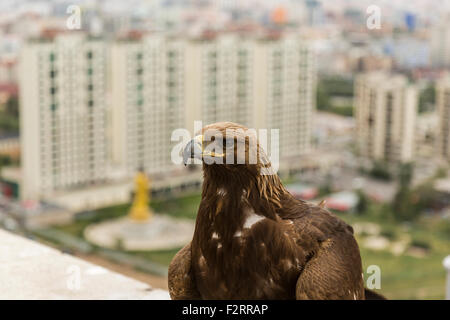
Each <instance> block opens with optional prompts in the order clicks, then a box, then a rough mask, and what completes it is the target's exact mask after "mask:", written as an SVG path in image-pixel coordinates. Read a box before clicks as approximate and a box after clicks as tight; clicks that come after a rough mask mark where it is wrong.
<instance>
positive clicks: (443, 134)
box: [436, 78, 450, 160]
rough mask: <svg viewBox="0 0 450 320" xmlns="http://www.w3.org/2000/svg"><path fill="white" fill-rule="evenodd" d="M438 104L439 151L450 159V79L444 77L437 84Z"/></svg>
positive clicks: (445, 157) (442, 155)
mask: <svg viewBox="0 0 450 320" xmlns="http://www.w3.org/2000/svg"><path fill="white" fill-rule="evenodd" d="M436 106H437V111H438V126H437V127H438V130H437V131H438V132H437V135H436V136H437V151H438V154H439V155H440V156H441V157H442V158H444V159H447V160H450V79H449V78H446V79H442V80H440V81H439V82H438V84H437V86H436Z"/></svg>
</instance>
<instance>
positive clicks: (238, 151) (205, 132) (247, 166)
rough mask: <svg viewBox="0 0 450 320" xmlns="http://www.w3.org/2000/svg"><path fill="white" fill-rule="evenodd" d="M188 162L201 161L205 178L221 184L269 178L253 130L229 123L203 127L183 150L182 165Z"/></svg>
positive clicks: (266, 159)
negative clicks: (219, 180) (215, 179)
mask: <svg viewBox="0 0 450 320" xmlns="http://www.w3.org/2000/svg"><path fill="white" fill-rule="evenodd" d="M191 159H199V160H201V161H202V163H203V170H204V171H205V175H209V176H214V178H218V179H221V180H224V179H225V180H230V179H238V180H242V179H240V178H241V177H247V178H249V177H256V176H258V175H261V174H268V172H269V174H270V171H269V170H270V169H271V164H270V161H269V160H268V157H267V155H266V153H265V152H264V150H263V148H262V147H261V146H260V144H259V141H258V138H257V134H256V130H253V129H248V128H246V127H244V126H242V125H240V124H236V123H232V122H218V123H214V124H211V125H208V126H206V127H204V128H203V129H202V130H201V132H200V133H199V134H198V135H197V136H196V137H195V138H194V139H192V140H191V141H190V142H189V143H188V144H187V145H186V146H185V148H184V150H183V161H184V164H185V165H186V164H188V163H189V162H190V161H191Z"/></svg>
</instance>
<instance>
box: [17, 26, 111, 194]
mask: <svg viewBox="0 0 450 320" xmlns="http://www.w3.org/2000/svg"><path fill="white" fill-rule="evenodd" d="M106 63H107V48H106V46H105V43H104V42H103V41H101V40H96V39H90V38H87V37H86V36H84V35H82V34H70V35H58V36H56V37H55V38H51V39H48V38H39V39H36V40H30V41H28V42H27V43H26V44H25V45H24V48H23V50H22V53H21V58H20V70H21V71H20V80H19V81H20V127H21V149H22V152H21V158H22V161H21V163H22V189H21V195H22V198H23V199H37V198H41V197H43V196H44V195H45V194H48V193H51V192H53V191H56V190H61V189H71V188H77V187H80V186H86V185H92V184H95V183H98V182H100V181H103V180H105V179H106V178H107V166H106V163H107V158H108V154H107V149H108V147H107V135H106V129H107V108H106V90H107V82H106V67H107V66H106Z"/></svg>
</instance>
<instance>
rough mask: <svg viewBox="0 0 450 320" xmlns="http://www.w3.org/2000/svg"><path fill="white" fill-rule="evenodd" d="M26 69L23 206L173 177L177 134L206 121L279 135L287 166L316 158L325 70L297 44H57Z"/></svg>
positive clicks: (30, 52) (30, 48) (224, 39)
mask: <svg viewBox="0 0 450 320" xmlns="http://www.w3.org/2000/svg"><path fill="white" fill-rule="evenodd" d="M20 67H21V71H20V75H21V77H20V89H21V90H20V94H21V96H20V100H21V148H22V165H23V168H22V172H23V181H22V184H23V190H22V197H23V198H27V199H28V198H33V199H38V198H41V197H42V195H44V194H50V193H52V192H55V191H62V190H63V191H67V190H74V189H80V188H81V189H83V188H85V187H86V186H90V185H100V184H102V183H104V182H106V181H119V180H121V179H122V180H124V179H129V178H131V177H133V176H134V175H135V173H136V172H137V171H138V170H144V171H145V172H147V173H148V174H151V175H156V174H166V173H169V172H171V171H173V170H174V169H176V168H179V166H177V165H176V164H175V163H173V162H172V159H171V156H172V148H173V147H174V146H175V145H176V144H177V143H179V142H178V141H177V142H172V141H171V136H172V133H173V132H174V131H175V130H176V129H182V128H187V129H188V130H190V131H191V134H193V133H194V132H193V130H194V121H198V120H201V121H202V123H203V125H207V124H210V123H214V122H219V121H232V122H237V123H241V124H243V125H245V126H247V127H249V128H254V129H268V130H269V131H268V142H269V146H268V148H270V147H271V146H270V143H271V136H270V129H279V157H280V160H281V161H283V159H288V158H289V159H290V158H291V157H294V156H300V155H302V154H305V153H307V152H308V151H309V149H310V140H311V131H312V117H313V111H314V108H315V82H316V75H315V70H316V66H315V58H314V54H313V52H312V51H311V49H310V48H309V46H308V45H307V44H305V43H304V42H303V41H302V40H301V39H300V38H298V37H297V36H277V37H267V36H264V37H256V36H252V37H249V36H244V35H241V34H228V33H223V34H222V33H218V34H214V35H213V36H211V35H208V36H201V37H196V38H188V37H184V36H182V37H181V36H169V35H162V34H149V35H143V34H133V35H130V36H127V37H125V38H121V39H117V40H114V41H112V42H110V43H107V42H105V41H103V40H99V39H94V38H89V37H87V36H86V35H83V34H82V33H73V34H59V35H56V36H54V37H51V38H40V39H37V40H33V41H29V42H27V43H26V44H25V46H24V48H23V51H22V56H21V63H20ZM271 149H273V148H271ZM271 149H270V150H271ZM269 153H270V152H269Z"/></svg>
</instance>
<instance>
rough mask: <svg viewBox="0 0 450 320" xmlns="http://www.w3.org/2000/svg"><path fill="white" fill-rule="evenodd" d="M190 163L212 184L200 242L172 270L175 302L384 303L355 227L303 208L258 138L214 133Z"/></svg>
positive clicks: (191, 149)
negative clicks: (370, 279)
mask: <svg viewBox="0 0 450 320" xmlns="http://www.w3.org/2000/svg"><path fill="white" fill-rule="evenodd" d="M255 155H256V156H255ZM183 158H184V163H185V164H187V162H189V161H192V160H191V159H194V158H196V159H200V160H201V161H202V162H203V173H204V182H203V190H202V200H201V203H200V206H199V209H198V214H197V221H196V225H195V232H194V236H193V239H192V241H191V243H189V244H188V245H186V246H185V247H184V248H183V249H181V250H180V251H179V252H178V253H177V254H176V255H175V257H174V258H173V260H172V262H171V264H170V266H169V279H168V281H169V292H170V296H171V298H172V299H365V297H366V295H367V296H368V297H369V296H370V297H371V298H382V297H381V296H379V295H377V294H376V293H374V292H371V291H368V290H367V289H364V284H363V275H362V265H361V257H360V253H359V248H358V244H357V243H356V241H355V238H354V237H353V229H352V227H350V226H349V225H347V224H346V223H345V222H343V221H342V220H340V219H339V218H338V217H336V216H335V215H334V214H332V213H330V212H328V211H327V210H325V209H323V208H322V207H321V206H316V205H312V204H309V203H306V202H304V201H299V200H296V199H295V198H294V197H293V196H292V195H291V194H290V193H289V192H288V191H287V190H286V189H285V188H284V186H283V184H282V183H281V181H280V179H279V177H278V176H277V175H276V174H274V173H273V172H271V171H270V170H271V169H270V168H271V164H270V162H269V161H268V160H267V156H266V154H265V153H264V151H263V149H262V148H261V147H260V145H259V142H258V140H257V138H256V135H255V134H254V132H252V131H251V130H247V129H246V128H245V127H243V126H241V125H238V124H235V123H231V122H222V123H216V124H212V125H209V126H207V127H205V128H203V129H202V132H201V134H200V135H199V136H197V137H196V138H194V139H193V140H191V141H190V142H189V143H188V145H187V146H186V147H185V149H184V152H183ZM255 159H256V160H255ZM366 292H367V293H366Z"/></svg>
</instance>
